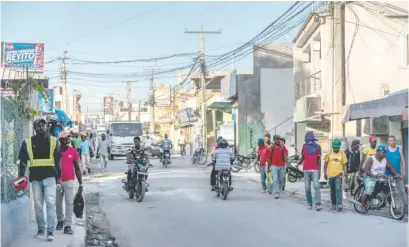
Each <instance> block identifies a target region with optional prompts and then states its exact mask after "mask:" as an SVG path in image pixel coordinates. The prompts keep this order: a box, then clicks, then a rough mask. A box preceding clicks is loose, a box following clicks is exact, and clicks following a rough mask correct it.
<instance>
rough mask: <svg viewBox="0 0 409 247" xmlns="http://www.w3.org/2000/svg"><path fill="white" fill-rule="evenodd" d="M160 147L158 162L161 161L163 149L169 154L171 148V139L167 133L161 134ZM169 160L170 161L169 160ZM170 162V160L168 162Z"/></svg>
mask: <svg viewBox="0 0 409 247" xmlns="http://www.w3.org/2000/svg"><path fill="white" fill-rule="evenodd" d="M160 147H161V153H160V162H162V161H163V153H164V152H165V151H169V155H170V150H171V149H172V147H173V145H172V141H171V140H169V139H168V134H165V135H164V136H163V140H162V142H161V143H160ZM169 162H170V161H169ZM170 163H171V162H170Z"/></svg>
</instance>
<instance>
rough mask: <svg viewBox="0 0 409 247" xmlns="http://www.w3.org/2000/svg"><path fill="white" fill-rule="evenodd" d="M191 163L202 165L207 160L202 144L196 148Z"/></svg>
mask: <svg viewBox="0 0 409 247" xmlns="http://www.w3.org/2000/svg"><path fill="white" fill-rule="evenodd" d="M191 160H192V164H193V165H194V164H196V163H198V164H199V165H204V164H205V163H206V161H207V153H206V150H205V149H204V148H203V146H201V147H199V148H197V149H196V150H195V152H194V154H193V156H192V158H191Z"/></svg>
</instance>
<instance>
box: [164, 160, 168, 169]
mask: <svg viewBox="0 0 409 247" xmlns="http://www.w3.org/2000/svg"><path fill="white" fill-rule="evenodd" d="M168 163H169V160H168V158H165V163H164V164H165V168H168Z"/></svg>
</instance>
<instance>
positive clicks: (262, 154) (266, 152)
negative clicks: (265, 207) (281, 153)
mask: <svg viewBox="0 0 409 247" xmlns="http://www.w3.org/2000/svg"><path fill="white" fill-rule="evenodd" d="M257 144H258V150H257V154H258V160H259V162H260V180H261V188H262V193H266V191H267V190H268V193H270V194H271V193H272V184H271V183H270V180H269V179H268V166H269V165H270V162H271V150H270V147H269V146H267V144H266V143H265V142H264V139H263V138H260V139H258V142H257ZM266 180H267V182H266Z"/></svg>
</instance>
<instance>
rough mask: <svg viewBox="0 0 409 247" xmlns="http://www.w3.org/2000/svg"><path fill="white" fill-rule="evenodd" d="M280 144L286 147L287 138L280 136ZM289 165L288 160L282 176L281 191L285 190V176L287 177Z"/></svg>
mask: <svg viewBox="0 0 409 247" xmlns="http://www.w3.org/2000/svg"><path fill="white" fill-rule="evenodd" d="M280 145H281V146H282V147H285V138H284V137H280ZM287 165H288V162H286V163H285V166H284V172H283V177H282V181H281V187H280V188H281V191H284V190H285V180H286V179H285V178H286V177H287Z"/></svg>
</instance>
